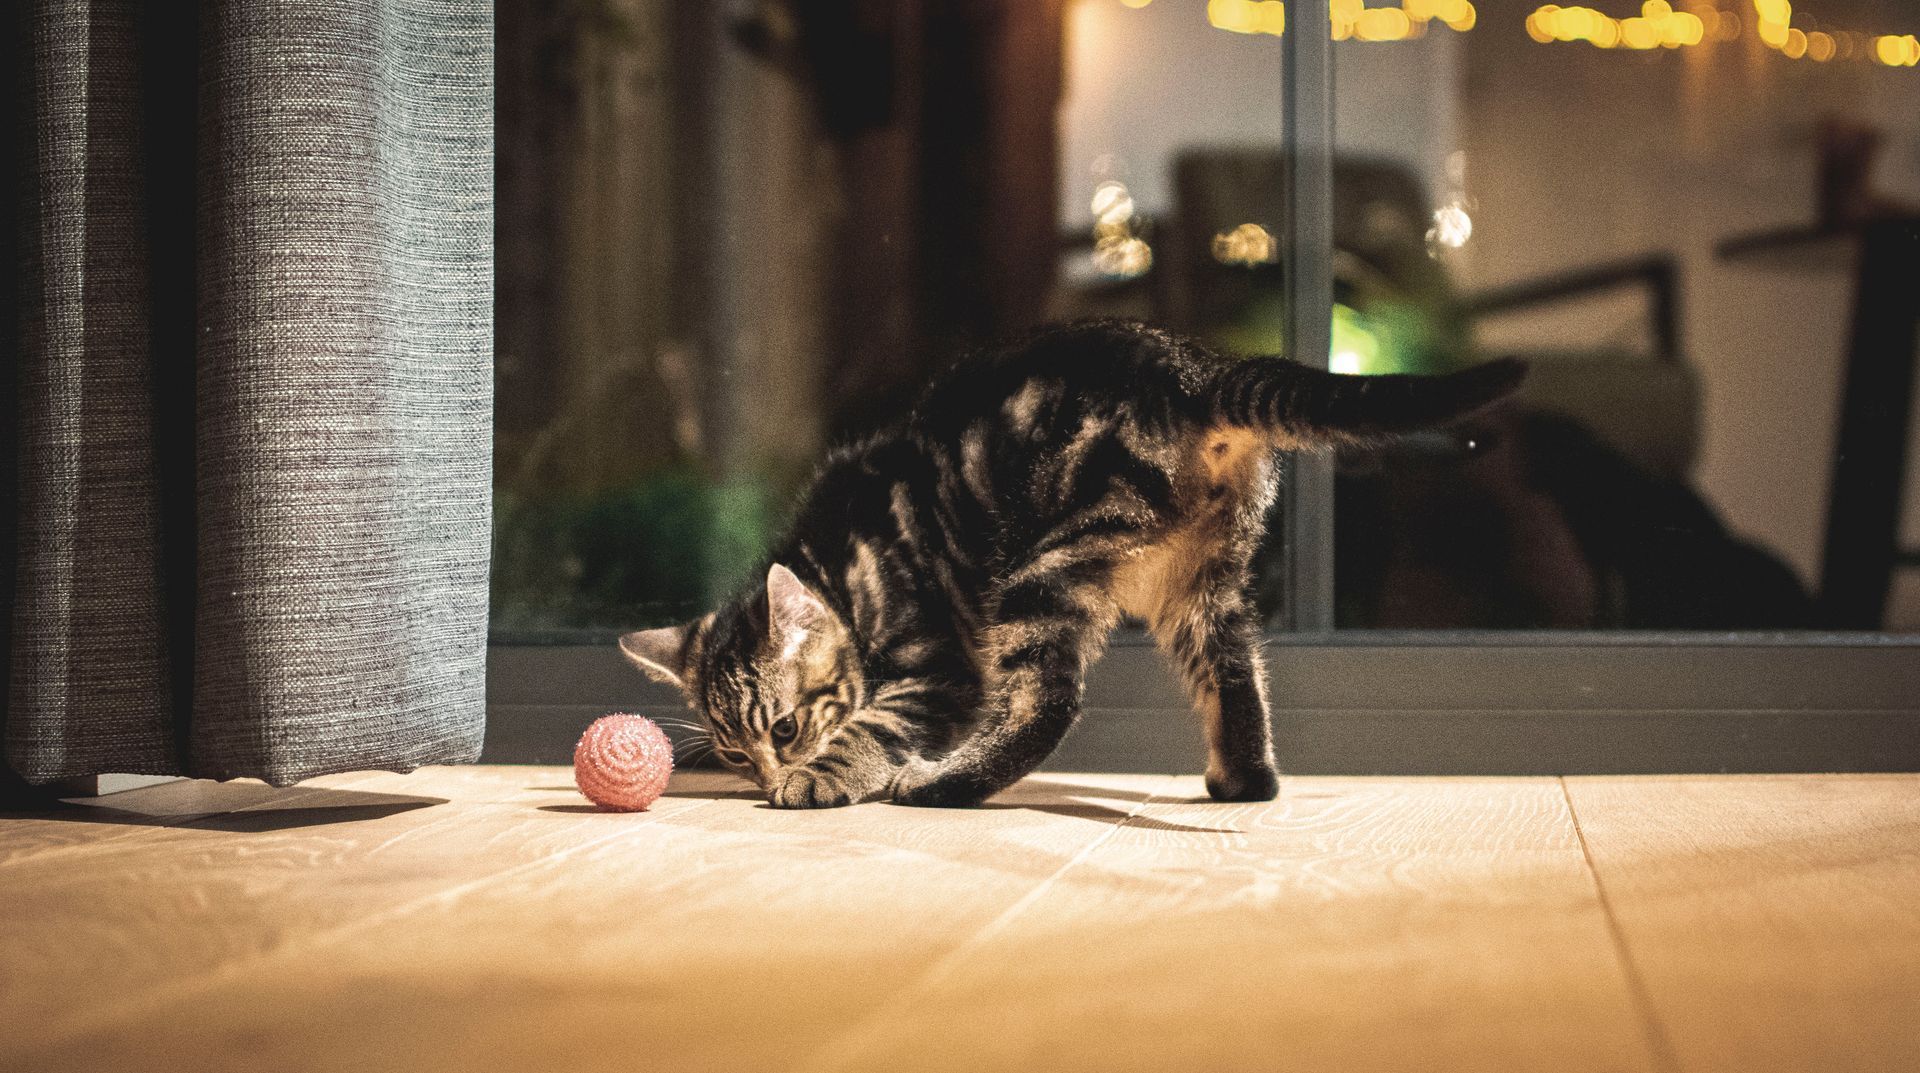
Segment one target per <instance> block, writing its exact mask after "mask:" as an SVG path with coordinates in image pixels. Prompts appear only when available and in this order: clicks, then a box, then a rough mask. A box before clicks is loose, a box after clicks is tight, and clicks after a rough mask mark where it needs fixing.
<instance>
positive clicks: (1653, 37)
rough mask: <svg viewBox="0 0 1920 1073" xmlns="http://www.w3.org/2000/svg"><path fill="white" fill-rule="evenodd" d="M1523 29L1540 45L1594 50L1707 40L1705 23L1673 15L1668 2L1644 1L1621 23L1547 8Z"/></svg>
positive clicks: (1586, 11)
mask: <svg viewBox="0 0 1920 1073" xmlns="http://www.w3.org/2000/svg"><path fill="white" fill-rule="evenodd" d="M1716 24H1717V23H1716ZM1526 25H1527V35H1528V36H1529V37H1532V38H1533V39H1534V40H1535V41H1538V42H1540V43H1541V44H1543V45H1544V44H1546V43H1548V42H1551V41H1585V42H1587V43H1588V44H1591V45H1593V46H1594V47H1595V48H1628V49H1637V50H1640V51H1646V50H1648V49H1656V48H1681V47H1683V46H1687V45H1697V44H1699V43H1701V42H1702V41H1705V40H1706V39H1707V23H1706V20H1705V19H1702V18H1701V17H1700V16H1699V15H1696V14H1694V13H1693V12H1691V11H1675V10H1674V9H1673V5H1672V4H1669V3H1668V2H1667V0H1646V2H1645V3H1643V4H1641V5H1640V14H1638V15H1636V16H1632V17H1629V18H1624V19H1616V18H1613V17H1612V16H1610V15H1607V14H1605V13H1603V12H1600V11H1596V10H1594V9H1593V8H1590V7H1561V6H1559V5H1557V4H1546V5H1544V6H1542V7H1540V8H1539V9H1537V10H1536V11H1534V13H1533V14H1531V15H1528V16H1527V24H1526Z"/></svg>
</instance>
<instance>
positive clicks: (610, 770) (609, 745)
mask: <svg viewBox="0 0 1920 1073" xmlns="http://www.w3.org/2000/svg"><path fill="white" fill-rule="evenodd" d="M671 774H673V743H672V742H670V741H668V740H667V735H666V733H665V732H664V731H662V730H661V729H660V728H659V727H657V726H655V725H653V720H651V719H648V718H647V717H646V716H644V715H628V714H626V713H625V712H615V713H614V714H612V715H607V716H602V717H601V718H599V719H596V720H594V721H593V725H592V726H590V727H588V728H587V732H586V733H585V734H582V735H580V744H578V745H576V746H574V747H573V781H574V783H575V784H577V785H578V786H579V787H580V792H581V793H583V794H586V795H587V800H589V801H592V802H593V803H594V804H596V805H599V806H600V807H601V808H603V809H607V810H609V811H612V812H639V811H641V810H643V809H645V808H646V807H647V806H648V805H651V804H653V803H654V802H655V801H657V800H659V799H660V794H661V793H662V792H663V791H665V790H666V788H667V776H669V775H671Z"/></svg>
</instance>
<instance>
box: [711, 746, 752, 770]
mask: <svg viewBox="0 0 1920 1073" xmlns="http://www.w3.org/2000/svg"><path fill="white" fill-rule="evenodd" d="M713 755H715V756H717V757H719V758H720V762H721V763H723V764H729V765H732V766H733V767H746V766H747V754H746V753H743V752H741V751H740V750H738V749H715V750H714V751H713Z"/></svg>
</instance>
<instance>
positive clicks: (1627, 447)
mask: <svg viewBox="0 0 1920 1073" xmlns="http://www.w3.org/2000/svg"><path fill="white" fill-rule="evenodd" d="M1286 11H1287V5H1285V4H1283V3H1281V2H1279V0H1261V2H1258V3H1254V2H1246V3H1239V2H1236V3H1226V2H1222V0H1213V2H1207V0H989V2H981V3H969V4H964V5H962V4H951V3H944V2H936V0H901V2H898V3H888V4H870V3H864V2H857V0H839V2H820V3H812V2H810V3H798V2H780V0H761V2H757V3H748V4H740V5H685V4H671V3H667V2H665V0H595V2H592V3H584V4H575V3H568V4H561V3H557V2H548V3H529V4H512V5H503V6H502V8H501V11H500V13H499V59H498V63H499V97H500V101H499V112H500V130H499V141H500V144H499V159H500V179H499V188H500V189H499V204H500V210H499V212H500V217H499V266H500V268H499V270H500V284H499V287H500V292H499V293H500V298H499V311H498V320H499V326H500V327H499V339H498V345H497V351H498V354H499V420H498V424H499V444H498V451H497V460H496V487H497V490H498V493H499V494H498V500H497V504H498V520H497V525H496V547H495V559H496V562H495V585H496V601H495V606H496V611H495V618H496V626H497V627H498V628H500V629H503V630H512V631H528V630H532V631H539V630H549V629H559V628H570V627H590V628H634V627H640V626H647V625H653V624H659V623H665V622H668V621H675V620H678V619H681V618H684V617H686V616H688V615H691V614H693V613H696V612H698V611H701V610H704V609H705V608H706V607H708V606H711V605H712V604H713V603H714V602H715V600H716V598H717V597H718V596H719V595H720V594H721V593H723V592H725V591H726V590H728V589H729V588H730V587H731V586H732V585H733V584H734V583H735V582H736V581H737V580H738V579H739V578H741V577H743V576H744V575H745V574H746V572H747V571H749V570H750V569H751V568H752V567H753V566H754V565H755V564H756V562H757V558H758V556H759V555H760V554H761V553H762V550H763V549H764V547H765V546H766V544H767V543H768V542H769V541H770V539H771V537H772V535H773V532H774V529H775V528H776V527H777V526H778V525H779V524H780V521H781V515H782V512H783V510H784V509H785V506H786V504H787V503H788V502H790V501H791V499H792V497H793V495H794V494H795V492H796V490H797V489H798V487H799V485H800V482H802V481H803V480H804V479H805V476H806V474H807V472H808V471H809V469H810V467H811V465H812V463H813V461H814V460H815V459H817V458H818V456H819V455H820V453H821V452H823V451H824V450H825V449H826V448H827V447H828V446H829V445H830V444H832V443H834V442H839V441H844V440H846V439H848V438H852V437H857V436H859V435H861V434H862V433H863V432H865V431H867V430H870V429H872V428H874V427H876V426H878V425H880V424H883V423H886V422H888V421H891V420H893V419H895V418H897V417H899V416H900V415H901V414H902V413H903V412H904V410H905V408H906V407H907V406H909V405H910V404H911V401H912V399H913V398H914V396H915V394H916V393H917V391H918V390H919V388H920V386H921V385H922V384H923V383H924V382H925V381H926V380H927V379H928V377H929V376H930V375H931V374H932V373H933V372H934V371H935V370H937V369H939V368H941V367H943V366H944V365H945V364H946V363H947V362H948V361H950V360H951V358H952V357H953V356H954V355H955V354H956V353H957V352H958V351H959V350H961V349H962V348H964V347H966V346H969V345H972V344H976V343H979V342H983V341H988V340H992V339H995V338H1000V337H1004V336H1006V335H1008V334H1012V333H1017V332H1020V331H1023V330H1025V329H1027V328H1028V327H1030V326H1032V325H1034V324H1037V323H1040V322H1043V321H1046V320H1053V319H1064V318H1071V317H1078V316H1124V317H1137V318H1141V319H1145V320H1149V321H1153V322H1156V323H1161V324H1165V325H1168V326H1170V327H1174V328H1178V329H1182V330H1186V331H1190V332H1193V333H1195V334H1198V335H1201V336H1202V337H1204V338H1206V339H1207V340H1209V341H1211V342H1213V343H1215V344H1217V345H1219V346H1221V347H1223V348H1227V349H1231V350H1238V351H1243V352H1265V353H1270V352H1275V351H1278V350H1279V349H1281V346H1282V340H1283V339H1284V338H1285V336H1286V330H1285V329H1286V324H1285V310H1286V304H1285V273H1284V268H1283V265H1284V264H1285V263H1286V259H1287V258H1286V253H1287V250H1288V246H1289V242H1290V238H1289V236H1290V229H1289V227H1288V221H1287V220H1286V219H1285V213H1284V207H1285V205H1286V203H1287V199H1286V196H1285V195H1286V188H1285V177H1286V175H1287V172H1288V169H1289V161H1288V155H1287V153H1288V150H1287V144H1286V131H1285V130H1284V129H1282V120H1281V109H1280V107H1279V105H1280V100H1279V92H1280V91H1279V87H1280V85H1281V77H1280V76H1281V69H1280V65H1281V55H1282V50H1283V47H1284V43H1283V38H1282V36H1281V35H1284V34H1285V33H1287V32H1291V31H1289V30H1288V29H1287V27H1286ZM1331 15H1332V22H1333V27H1332V30H1333V36H1334V38H1335V40H1336V43H1335V44H1334V46H1333V47H1334V55H1335V64H1336V81H1335V86H1334V94H1333V96H1334V100H1335V130H1336V154H1335V160H1334V165H1333V172H1334V184H1335V186H1334V189H1335V198H1334V218H1333V220H1332V232H1333V239H1334V249H1333V250H1332V251H1331V256H1332V267H1333V273H1334V278H1335V305H1334V309H1333V324H1332V343H1331V349H1330V352H1329V354H1328V362H1329V365H1330V367H1331V368H1333V369H1335V370H1336V371H1340V372H1345V373H1353V374H1360V375H1366V374H1381V373H1393V372H1437V371H1445V370H1449V369H1454V368H1458V367H1461V366H1464V365H1468V364H1471V363H1474V362H1477V361H1481V360H1485V359H1486V358H1488V357H1493V356H1499V355H1508V354H1514V355H1520V356H1524V357H1527V358H1529V359H1531V360H1532V361H1533V363H1534V366H1535V374H1534V376H1533V378H1532V380H1531V382H1530V385H1529V388H1528V390H1527V393H1526V395H1525V396H1524V397H1523V398H1522V400H1520V402H1519V404H1518V405H1516V406H1513V407H1510V408H1508V409H1506V410H1502V411H1500V412H1496V413H1490V414H1487V415H1484V416H1483V417H1481V418H1479V419H1477V420H1476V421H1474V422H1472V423H1471V424H1469V425H1468V426H1466V427H1463V428H1461V429H1458V430H1455V431H1453V432H1451V433H1448V434H1436V435H1430V436H1424V437H1414V438H1410V439H1407V440H1405V441H1402V442H1400V443H1397V444H1393V445H1391V446H1388V447H1385V448H1381V449H1376V450H1370V451H1358V450H1354V451H1347V452H1343V454H1342V455H1341V457H1340V459H1339V478H1338V482H1337V492H1336V495H1335V502H1334V504H1333V505H1332V507H1331V509H1332V510H1333V511H1334V512H1335V520H1336V540H1337V547H1336V552H1337V554H1336V563H1337V577H1336V604H1337V606H1336V612H1337V614H1336V618H1337V621H1338V622H1339V624H1340V625H1341V626H1343V627H1397V628H1458V627H1480V628H1506V629H1527V628H1608V629H1611V628H1633V629H1647V628H1660V629H1681V630H1690V629H1714V630H1719V629H1795V628H1810V627H1841V628H1854V629H1881V628H1900V627H1911V626H1913V625H1915V624H1916V623H1920V582H1916V580H1915V578H1916V576H1920V571H1915V570H1912V569H1910V567H1911V565H1912V563H1913V561H1914V559H1913V556H1912V554H1911V553H1903V552H1902V550H1901V549H1903V548H1911V547H1914V546H1915V545H1920V537H1916V533H1915V522H1913V521H1910V520H1909V519H1911V518H1920V509H1909V507H1911V506H1914V505H1915V504H1914V500H1915V499H1916V498H1920V495H1916V492H1915V490H1913V489H1912V488H1911V487H1910V485H1911V484H1912V482H1911V481H1908V480H1907V479H1906V478H1907V476H1908V467H1906V466H1905V458H1906V455H1907V451H1908V444H1909V440H1910V438H1911V432H1910V429H1909V422H1908V417H1909V415H1910V405H1909V398H1910V395H1911V390H1912V366H1913V351H1914V345H1915V335H1914V315H1915V311H1916V310H1920V303H1915V302H1913V301H1912V300H1911V297H1910V296H1909V295H1908V294H1907V291H1908V290H1910V282H1909V281H1911V280H1912V279H1913V278H1915V275H1916V272H1915V269H1916V265H1915V264H1914V258H1915V257H1916V250H1920V231H1917V230H1916V227H1915V223H1914V220H1915V217H1916V214H1920V119H1916V118H1915V117H1917V116H1920V70H1916V69H1915V68H1914V64H1915V63H1920V44H1913V42H1914V41H1916V40H1920V39H1916V38H1915V37H1914V36H1913V35H1914V34H1916V33H1920V10H1915V9H1912V8H1911V7H1910V6H1909V5H1900V4H1891V3H1874V2H1872V0H1825V2H1819V3H1816V2H1814V0H1805V2H1802V3H1795V4H1789V3H1786V2H1785V0H1715V2H1712V3H1708V2H1704V0H1702V2H1689V3H1665V2H1662V0H1648V2H1646V3H1638V2H1635V0H1606V2H1602V0H1593V2H1592V3H1591V4H1589V5H1541V4H1535V3H1523V2H1509V0H1485V2H1482V3H1477V4H1472V3H1465V2H1464V0H1401V2H1398V3H1392V2H1387V0H1365V2H1361V0H1351V2H1348V0H1336V2H1335V3H1334V4H1332V5H1331ZM1903 482H1904V483H1903ZM1903 526H1904V527H1905V528H1904V530H1903V528H1902V527H1903ZM1269 559H1270V562H1272V563H1276V564H1277V555H1276V556H1270V557H1269ZM1278 576H1279V572H1278V570H1277V569H1274V570H1270V571H1269V572H1268V580H1267V581H1266V582H1264V583H1263V584H1264V586H1265V591H1263V593H1262V597H1263V599H1264V600H1266V601H1267V603H1268V604H1269V606H1272V605H1274V604H1276V603H1277V598H1278V593H1277V592H1275V591H1273V590H1274V589H1275V587H1276V586H1277V585H1278V584H1279V581H1278Z"/></svg>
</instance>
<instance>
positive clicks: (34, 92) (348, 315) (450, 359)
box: [0, 0, 493, 784]
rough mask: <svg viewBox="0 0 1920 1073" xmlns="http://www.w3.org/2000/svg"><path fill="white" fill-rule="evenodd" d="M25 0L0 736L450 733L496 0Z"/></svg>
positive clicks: (87, 756) (98, 758)
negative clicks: (0, 731)
mask: <svg viewBox="0 0 1920 1073" xmlns="http://www.w3.org/2000/svg"><path fill="white" fill-rule="evenodd" d="M20 6H21V8H23V9H24V10H20V11H18V13H17V14H16V16H14V17H16V18H17V19H18V20H19V22H18V24H17V25H16V26H15V27H13V28H14V29H15V31H16V32H15V34H14V35H13V41H12V43H11V44H10V46H9V47H12V48H14V49H15V50H16V59H17V62H16V63H15V64H12V65H10V66H12V67H13V68H14V72H13V74H12V75H10V76H9V77H10V78H11V85H10V87H9V92H10V94H11V99H10V100H9V102H8V103H9V104H10V105H11V106H12V107H10V108H9V112H10V113H11V115H12V117H13V120H14V124H15V128H14V130H13V131H12V132H11V133H10V138H11V148H13V149H14V150H15V151H14V153H13V154H11V155H12V156H13V157H14V159H15V161H16V163H15V164H14V165H13V167H12V168H11V169H10V170H11V172H12V175H11V176H10V179H9V184H10V186H9V189H7V190H6V191H5V192H4V193H5V194H6V195H8V196H7V202H8V206H7V208H8V212H9V215H10V219H8V220H7V223H8V225H9V226H8V228H7V231H8V234H7V236H6V241H7V242H9V243H10V249H9V250H8V251H7V252H8V253H9V254H10V258H9V259H10V260H11V261H12V267H13V268H14V269H15V271H13V272H11V273H8V274H9V275H10V276H11V277H12V278H11V279H10V280H9V282H8V284H7V286H8V288H9V291H10V292H11V293H8V294H6V295H5V296H4V297H8V298H12V299H13V301H12V302H10V303H8V306H7V308H8V309H12V310H17V311H18V321H17V323H16V324H14V325H12V326H11V331H10V333H9V336H10V343H11V345H10V346H9V348H8V370H7V371H8V373H9V374H10V377H9V380H8V383H9V386H10V387H12V388H15V389H17V390H11V391H9V392H8V395H9V397H8V399H7V401H6V403H5V404H4V407H0V409H4V411H5V418H6V421H7V427H6V429H5V430H4V432H5V435H4V437H0V441H3V442H4V443H5V445H6V450H7V451H8V455H9V456H8V457H7V458H6V459H5V462H6V465H5V467H4V470H5V473H6V479H7V480H8V481H10V482H12V484H13V487H12V488H11V489H8V491H10V492H11V493H12V494H11V495H10V497H9V498H10V500H11V501H12V502H14V503H15V504H17V509H16V510H15V512H14V520H13V522H12V524H10V525H8V526H6V527H5V528H6V530H7V539H8V541H9V543H8V546H7V548H6V551H7V552H8V553H9V554H8V561H9V565H10V569H7V570H5V571H0V573H5V574H8V575H10V576H9V577H8V578H7V580H6V585H7V590H8V591H7V592H6V593H5V596H6V598H7V604H8V607H7V609H6V610H7V615H6V616H5V625H4V626H0V628H4V629H5V630H6V631H7V636H6V639H5V640H6V648H7V653H8V656H9V659H8V660H7V661H6V663H7V667H8V669H7V678H8V681H7V683H6V685H7V711H6V717H5V722H6V758H7V761H8V763H9V765H10V766H12V767H13V768H14V769H15V770H16V771H17V772H18V773H19V774H20V775H22V776H24V777H25V778H26V779H27V780H28V781H31V782H45V781H48V780H53V779H58V778H62V777H67V776H79V775H88V774H97V773H103V772H126V773H153V774H170V773H178V774H188V775H196V776H207V777H213V778H230V777H235V776H243V775H247V776H257V777H259V778H263V779H266V780H267V781H269V782H273V783H276V784H285V783H289V782H294V781H297V780H300V779H304V778H308V777H311V776H314V775H320V774H325V773H328V772H334V771H342V770H356V769H363V768H382V769H394V770H405V769H409V768H412V767H415V766H418V765H421V764H429V763H444V762H458V761H471V760H473V759H474V758H476V757H477V755H478V753H479V750H480V743H481V736H482V731H483V728H484V707H483V694H482V680H483V674H484V670H485V652H486V649H485V643H486V620H487V567H488V546H489V527H490V526H489V511H490V482H491V444H490V440H491V435H490V427H491V426H490V415H491V405H492V399H491V391H492V386H491V385H492V354H491V348H492V298H493V295H492V290H493V260H492V228H493V207H492V189H493V179H492V171H493V168H492V163H493V160H492V154H493V56H492V44H493V29H492V16H491V4H489V3H487V2H485V0H327V2H324V3H316V2H313V0H227V2H215V3H203V4H200V5H197V6H195V5H189V4H176V3H153V2H150V0H32V2H24V0H23V3H22V4H21V5H20Z"/></svg>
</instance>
